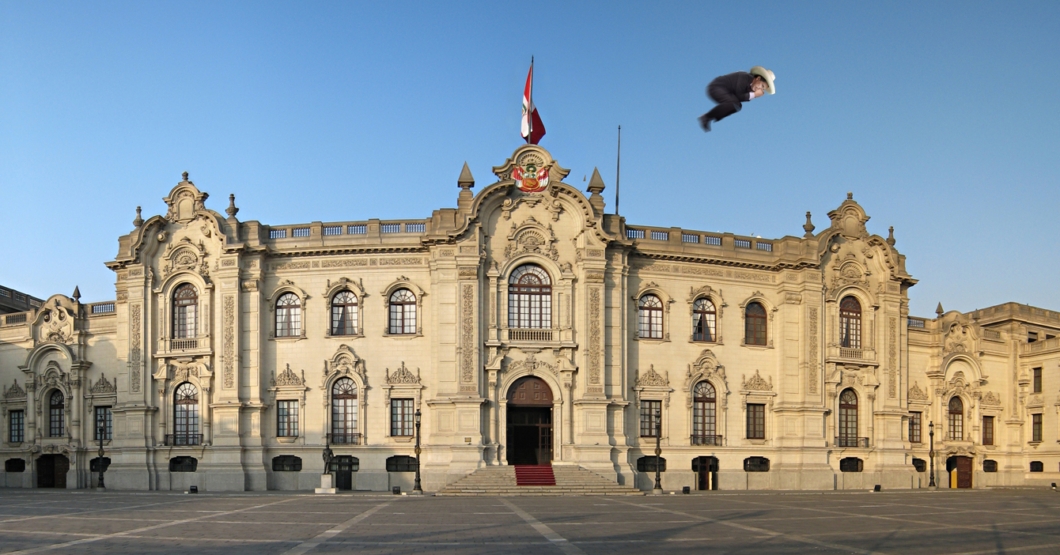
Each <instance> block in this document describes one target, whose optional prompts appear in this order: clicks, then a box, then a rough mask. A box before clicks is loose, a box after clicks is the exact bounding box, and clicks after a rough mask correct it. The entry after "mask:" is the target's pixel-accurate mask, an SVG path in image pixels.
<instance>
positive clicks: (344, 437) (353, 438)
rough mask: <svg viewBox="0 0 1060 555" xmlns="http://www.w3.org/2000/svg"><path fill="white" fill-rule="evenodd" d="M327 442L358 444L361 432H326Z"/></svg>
mask: <svg viewBox="0 0 1060 555" xmlns="http://www.w3.org/2000/svg"><path fill="white" fill-rule="evenodd" d="M328 443H330V444H332V445H360V444H361V434H355V433H339V434H328Z"/></svg>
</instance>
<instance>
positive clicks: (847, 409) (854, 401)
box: [839, 389, 858, 447]
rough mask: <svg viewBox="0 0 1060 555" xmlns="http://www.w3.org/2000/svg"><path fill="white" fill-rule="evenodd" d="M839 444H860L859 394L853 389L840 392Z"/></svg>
mask: <svg viewBox="0 0 1060 555" xmlns="http://www.w3.org/2000/svg"><path fill="white" fill-rule="evenodd" d="M839 446H840V447H857V446H858V394H857V393H854V390H853V389H844V390H843V393H840V394H839Z"/></svg>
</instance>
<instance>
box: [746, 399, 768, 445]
mask: <svg viewBox="0 0 1060 555" xmlns="http://www.w3.org/2000/svg"><path fill="white" fill-rule="evenodd" d="M765 438H766V406H765V405H752V404H748V405H747V439H765Z"/></svg>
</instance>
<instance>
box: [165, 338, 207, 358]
mask: <svg viewBox="0 0 1060 555" xmlns="http://www.w3.org/2000/svg"><path fill="white" fill-rule="evenodd" d="M209 350H210V337H209V336H199V337H181V338H174V339H160V340H158V351H159V353H158V354H160V355H180V354H198V353H205V352H208V351H209Z"/></svg>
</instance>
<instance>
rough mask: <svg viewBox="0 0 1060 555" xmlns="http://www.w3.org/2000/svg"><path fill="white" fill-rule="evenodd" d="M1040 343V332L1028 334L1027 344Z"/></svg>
mask: <svg viewBox="0 0 1060 555" xmlns="http://www.w3.org/2000/svg"><path fill="white" fill-rule="evenodd" d="M1036 341H1038V332H1036V331H1029V332H1027V343H1034V342H1036Z"/></svg>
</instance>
